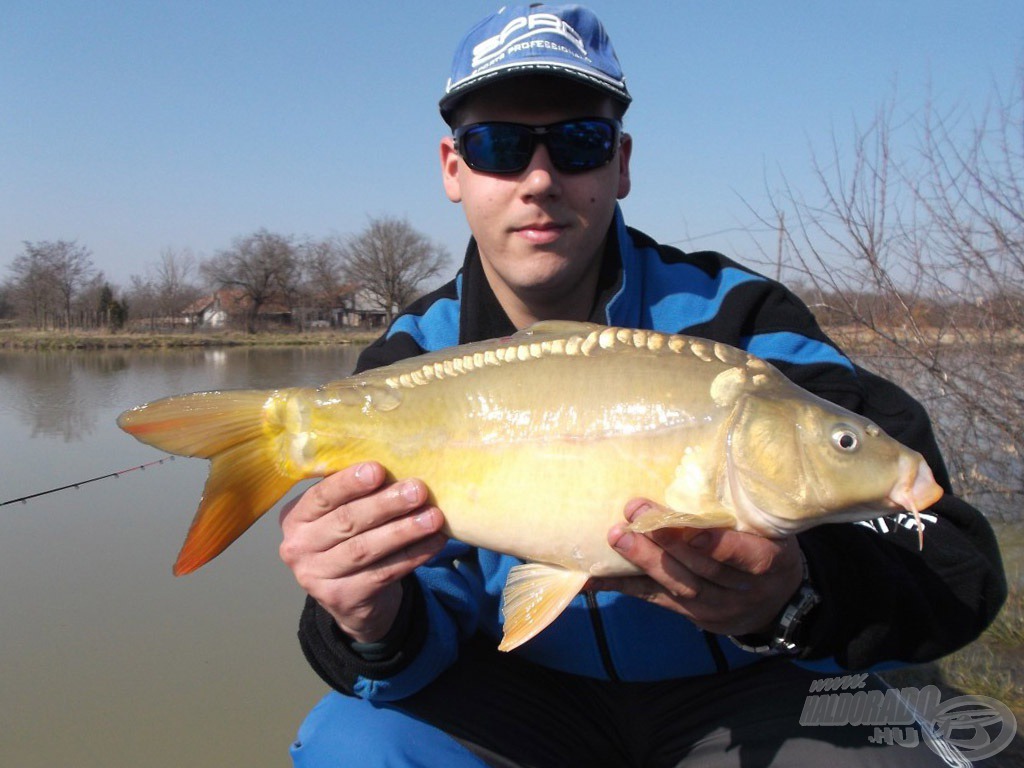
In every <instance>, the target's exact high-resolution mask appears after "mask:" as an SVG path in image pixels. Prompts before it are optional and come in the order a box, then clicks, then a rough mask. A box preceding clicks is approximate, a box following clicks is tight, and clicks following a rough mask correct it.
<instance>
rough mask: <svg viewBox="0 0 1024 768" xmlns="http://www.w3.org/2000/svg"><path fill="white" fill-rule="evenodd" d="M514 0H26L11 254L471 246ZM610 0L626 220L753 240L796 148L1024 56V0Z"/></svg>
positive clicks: (798, 164)
mask: <svg viewBox="0 0 1024 768" xmlns="http://www.w3.org/2000/svg"><path fill="white" fill-rule="evenodd" d="M499 5H500V3H498V2H496V1H494V2H479V1H470V0H446V1H445V2H444V3H424V2H400V3H380V4H368V3H359V4H356V3H350V2H341V1H335V2H292V3H282V2H261V1H260V0H247V1H246V2H242V1H241V0H223V1H221V2H217V1H216V0H210V1H208V2H198V1H192V0H178V1H176V2H170V1H165V2H155V1H154V2H102V3H99V2H92V1H85V0H83V1H81V2H73V1H71V0H54V1H51V2H46V1H45V0H6V1H5V2H4V4H3V14H2V19H0V276H2V275H3V274H6V266H7V265H9V264H10V262H11V261H12V260H13V258H14V257H15V256H16V255H17V254H18V253H19V252H20V251H21V248H22V241H26V240H28V241H37V240H57V239H77V240H78V241H79V242H80V243H81V244H83V245H86V246H87V247H89V248H90V249H91V250H92V253H93V261H94V263H95V265H96V266H97V267H98V268H99V269H102V270H103V271H104V272H105V273H106V275H107V277H108V278H109V279H110V280H111V281H112V282H114V283H117V284H120V285H126V284H127V282H128V278H129V275H131V274H133V273H142V272H143V271H144V269H145V267H146V265H148V264H153V263H155V262H156V261H157V259H158V258H159V255H160V252H161V250H163V249H165V248H174V249H185V248H188V249H191V250H192V251H193V252H194V253H196V254H197V255H200V256H210V255H213V254H214V253H216V252H217V251H218V250H220V249H222V248H226V247H228V246H229V245H230V244H231V240H232V239H233V238H234V237H237V236H239V235H246V234H249V233H251V232H253V231H255V230H257V229H259V228H261V227H265V228H267V229H269V230H271V231H275V232H280V233H282V234H291V235H296V236H298V237H304V236H312V237H321V236H326V235H332V234H341V235H345V234H354V233H356V232H358V231H359V230H360V229H362V228H363V227H364V226H365V225H366V223H367V220H368V218H369V217H371V216H379V215H384V214H387V215H396V216H404V217H406V218H408V220H409V221H410V223H411V224H412V225H413V226H414V227H416V228H417V229H419V230H420V231H422V232H423V233H424V234H426V235H427V236H429V237H430V238H432V239H434V240H436V241H438V242H440V243H441V244H443V245H444V246H446V247H447V248H448V249H449V251H450V252H451V253H452V255H453V258H454V261H455V262H461V257H462V252H463V249H464V247H465V241H466V238H467V236H468V228H467V226H466V224H465V220H464V218H463V216H462V214H461V211H460V209H459V208H458V206H455V205H453V204H451V203H449V202H448V201H447V200H446V199H445V198H444V196H443V194H442V189H441V185H440V178H439V172H438V169H439V165H438V160H437V143H438V140H439V138H440V137H441V135H442V133H443V132H444V129H445V126H444V124H443V123H442V122H441V120H440V117H439V116H438V113H437V108H436V104H437V99H438V98H439V97H440V95H441V91H442V89H443V85H444V82H445V79H446V77H447V74H448V69H449V65H450V61H451V55H452V51H453V50H454V48H455V45H456V43H457V42H458V40H459V38H460V37H461V35H462V33H463V32H464V31H465V30H466V29H467V28H468V27H469V26H470V25H471V24H472V23H474V22H475V21H477V20H478V19H479V18H481V17H482V16H484V15H486V14H487V13H489V12H491V11H493V10H496V9H497V8H498V7H499ZM590 5H591V7H592V8H594V9H595V10H596V11H597V12H598V14H599V15H600V16H601V18H602V20H603V21H604V23H605V25H606V27H607V28H608V31H609V33H610V35H611V37H612V40H613V42H614V44H615V47H616V49H617V51H618V54H619V58H620V60H621V62H622V65H623V69H624V70H625V72H626V76H627V80H628V83H629V87H630V90H631V92H632V93H633V97H634V104H633V106H632V107H631V108H630V110H629V113H628V114H627V118H626V128H627V130H629V131H630V133H632V134H633V137H634V156H633V191H632V192H631V194H630V196H629V197H628V198H627V199H626V200H625V201H623V209H624V211H625V214H626V220H627V222H629V223H630V224H632V225H633V226H636V227H639V228H640V229H643V230H645V231H647V232H648V233H649V234H651V235H652V236H654V237H655V238H657V239H659V240H661V241H663V242H677V243H679V244H680V245H681V246H682V247H684V248H690V249H695V248H715V249H718V250H723V251H726V252H728V253H730V254H731V255H733V256H736V257H738V258H740V259H743V258H744V256H745V255H747V254H749V253H752V252H753V250H754V248H753V244H752V243H751V240H750V236H749V235H748V234H746V233H745V230H747V229H749V228H750V227H751V226H753V223H754V217H753V216H752V214H751V213H750V212H749V210H748V209H747V206H746V203H745V202H744V201H747V202H749V203H751V204H752V205H754V206H755V207H757V208H760V207H761V206H763V205H764V198H765V188H766V184H767V186H768V187H771V186H773V185H774V186H777V185H778V183H779V182H780V180H781V173H782V172H785V174H786V176H787V178H788V179H789V181H790V183H791V184H793V185H794V186H796V187H797V188H798V189H804V190H806V191H808V192H810V191H811V189H812V182H811V180H810V176H809V173H808V167H809V157H810V148H811V147H815V148H817V149H819V150H826V149H827V148H828V146H829V144H830V141H831V135H832V134H833V132H834V133H835V134H837V135H838V136H839V137H840V139H841V138H842V137H843V136H849V134H850V130H851V125H852V123H853V121H854V120H857V121H860V122H861V123H862V124H866V123H867V122H868V121H870V119H871V117H872V116H873V114H874V112H875V110H876V109H877V107H878V106H879V105H880V104H881V103H882V102H883V101H885V100H886V99H889V98H891V97H893V95H894V94H895V96H896V101H897V103H898V104H899V105H900V107H901V109H902V110H903V111H904V112H910V111H912V110H914V109H920V108H922V107H923V106H924V104H925V102H926V100H927V99H928V98H930V99H931V100H932V101H933V102H934V103H936V104H938V105H939V106H940V107H944V108H951V107H954V106H958V105H959V106H960V107H962V108H964V109H966V110H968V112H978V111H980V110H981V109H982V107H983V106H984V104H985V102H986V100H987V98H988V97H989V96H990V95H991V94H992V92H993V89H994V88H999V89H1001V90H1002V91H1003V92H1006V91H1007V89H1008V88H1009V87H1010V86H1011V85H1012V84H1013V82H1014V81H1015V78H1016V77H1017V74H1018V72H1019V71H1020V66H1021V64H1022V63H1024V3H1022V2H1020V0H1013V1H1008V2H986V1H985V0H976V1H975V2H963V0H961V1H960V2H951V1H949V0H931V1H930V2H925V1H920V0H907V1H906V2H899V1H898V0H887V1H885V2H874V1H871V2H856V3H853V2H811V1H810V0H808V1H807V2H774V3H766V2H726V1H724V0H719V1H717V2H715V1H713V0H675V1H674V2H668V1H666V2H655V1H654V0H651V1H649V2H645V1H644V0H634V1H633V2H629V3H625V2H610V1H607V2H606V1H604V0H598V1H595V2H592V3H590ZM929 94H930V96H929ZM453 269H454V264H453Z"/></svg>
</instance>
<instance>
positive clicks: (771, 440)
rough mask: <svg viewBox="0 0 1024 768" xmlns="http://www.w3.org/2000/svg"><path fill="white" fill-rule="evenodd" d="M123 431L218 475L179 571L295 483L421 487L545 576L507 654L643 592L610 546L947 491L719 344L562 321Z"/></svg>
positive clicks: (797, 522) (208, 555) (197, 406)
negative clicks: (637, 503)
mask: <svg viewBox="0 0 1024 768" xmlns="http://www.w3.org/2000/svg"><path fill="white" fill-rule="evenodd" d="M118 424H119V425H120V426H121V428H123V429H124V430H126V431H127V432H129V433H130V434H132V435H133V436H135V437H136V438H138V439H139V440H141V441H143V442H145V443H148V444H150V445H154V446H156V447H158V448H160V449H162V450H165V451H168V452H171V453H176V454H181V455H185V456H200V457H203V458H208V459H211V462H212V463H211V468H210V475H209V478H208V479H207V482H206V487H205V489H204V491H203V497H202V501H201V503H200V506H199V510H198V512H197V513H196V517H195V520H194V521H193V523H192V527H191V529H190V530H189V534H188V537H187V539H186V541H185V544H184V546H183V547H182V550H181V553H180V554H179V556H178V560H177V562H176V563H175V567H174V572H175V574H176V575H180V574H183V573H189V572H191V571H193V570H195V569H197V568H199V567H200V566H202V565H203V564H204V563H206V562H207V561H209V560H210V559H212V558H213V557H215V556H216V555H218V554H219V553H220V552H221V551H223V550H224V549H225V548H226V547H227V546H228V545H229V544H230V543H231V542H232V541H234V540H235V539H236V538H238V537H239V536H240V535H241V534H242V533H243V532H244V531H245V530H246V529H247V528H248V527H249V526H250V525H252V523H254V522H255V521H256V520H257V519H258V518H259V517H260V516H261V515H262V514H263V513H264V512H266V511H267V510H268V509H269V508H270V507H272V506H273V505H274V503H276V502H277V501H278V500H279V499H280V498H281V497H282V496H283V495H284V494H285V493H286V492H287V491H288V490H289V488H291V486H292V485H294V484H295V483H296V482H297V481H299V480H302V479H304V478H310V477H319V476H323V475H325V474H328V473H330V472H332V471H335V470H338V469H341V468H343V467H346V466H350V465H352V464H355V463H358V462H361V461H366V460H375V461H379V462H380V463H381V464H383V465H384V466H385V467H386V468H387V469H388V470H389V471H390V472H391V473H392V474H393V475H394V476H395V477H419V478H422V479H423V480H424V481H425V482H426V484H427V487H428V488H429V490H430V494H431V501H432V503H435V504H436V505H437V506H438V507H439V508H440V509H441V510H442V512H443V513H444V515H445V520H446V533H448V534H449V535H450V536H453V537H454V538H456V539H459V540H460V541H464V542H466V543H468V544H472V545H475V546H480V547H485V548H487V549H492V550H496V551H500V552H504V553H507V554H510V555H514V556H516V557H518V558H521V559H523V560H526V561H528V562H527V564H525V565H522V566H518V567H517V568H514V569H513V570H512V573H511V574H510V575H509V579H508V583H507V584H506V587H505V592H504V613H505V626H504V630H505V637H504V639H503V641H502V644H501V646H500V647H501V648H502V649H504V650H509V649H511V648H514V647H516V646H517V645H520V644H521V643H523V642H525V641H526V640H528V639H530V638H531V637H533V636H534V635H535V634H537V632H539V631H540V630H541V629H543V628H544V627H545V626H547V625H548V624H549V623H550V622H551V621H553V620H554V619H555V618H556V617H557V616H558V614H559V613H561V611H562V610H563V609H564V608H565V606H566V605H567V604H568V603H569V602H570V601H571V600H572V598H573V597H574V596H575V595H576V594H577V593H578V592H579V591H580V590H581V589H582V588H583V585H584V584H585V583H586V581H587V579H588V578H590V577H591V576H610V575H624V574H630V573H636V572H637V569H636V568H635V566H633V565H632V564H631V563H629V562H628V561H626V560H625V559H623V558H622V557H621V556H619V555H618V554H617V553H616V552H615V551H614V550H613V549H611V547H609V546H608V543H607V533H608V530H609V528H611V526H612V525H613V524H615V523H616V522H619V521H621V519H622V511H623V507H624V506H625V504H626V502H627V501H628V500H629V499H631V498H635V497H641V496H642V497H646V498H649V499H651V500H652V501H654V502H656V503H658V504H660V505H662V506H664V507H665V508H666V512H665V513H664V514H661V513H654V514H650V515H645V516H643V517H642V518H640V519H638V520H637V521H635V522H634V523H633V525H632V528H633V529H634V530H637V531H641V532H643V531H650V530H654V529H656V528H661V527H668V526H693V527H729V528H735V529H737V530H743V531H752V532H756V533H759V534H762V535H765V536H769V537H778V536H783V535H786V534H790V533H795V532H797V531H801V530H805V529H807V528H809V527H811V526H813V525H816V524H819V523H830V522H840V521H851V520H863V519H869V518H873V517H877V516H879V515H882V514H887V513H888V512H891V511H893V510H894V509H896V508H903V509H907V510H910V511H912V512H914V513H915V515H916V514H917V511H918V510H920V509H923V508H925V507H927V506H929V505H930V504H932V503H934V502H935V501H936V500H937V499H938V498H939V497H940V496H941V495H942V490H941V488H939V486H938V485H937V484H936V483H935V481H934V478H933V476H932V473H931V471H930V470H929V468H928V466H927V464H926V463H925V462H924V460H923V458H922V457H921V455H920V454H918V453H917V452H915V451H912V450H910V449H908V448H906V447H904V446H902V445H900V444H899V443H897V442H896V441H894V440H892V439H891V438H889V437H888V436H886V435H885V434H884V433H883V432H882V431H881V430H880V429H879V428H878V427H877V426H875V425H874V424H872V423H871V422H869V421H868V420H866V419H864V418H863V417H861V416H858V415H856V414H853V413H851V412H849V411H847V410H845V409H843V408H840V407H838V406H836V405H834V404H832V403H829V402H827V401H824V400H822V399H820V398H818V397H816V396H814V395H812V394H810V393H809V392H807V391H806V390H804V389H801V388H800V387H798V386H797V385H795V384H793V383H792V382H791V381H790V380H789V379H787V378H786V377H785V376H783V375H782V374H781V373H779V372H778V371H777V370H776V369H775V368H773V367H772V366H771V365H770V364H768V363H766V362H765V361H763V360H761V359H759V358H756V357H754V356H752V355H749V354H747V353H745V352H743V351H741V350H738V349H736V348H733V347H730V346H727V345H724V344H719V343H714V342H710V341H706V340H703V339H698V338H692V337H686V336H679V335H666V334H661V333H656V332H653V331H644V330H633V329H625V328H606V327H604V326H596V325H592V324H583V323H562V322H546V323H539V324H537V325H534V326H532V327H531V328H528V329H526V330H524V331H521V332H519V333H517V334H515V335H514V336H512V337H511V338H508V339H497V340H492V341H487V342H481V343H477V344H468V345H463V346H459V347H452V348H450V349H446V350H442V351H441V352H436V353H430V354H427V355H422V356H420V357H416V358H411V359H409V360H405V361H402V362H399V363H395V364H394V365H390V366H387V367H383V368H379V369H376V370H373V371H369V372H366V373H362V374H358V375H355V376H351V377H349V378H346V379H342V380H341V381H337V382H334V383H331V384H327V385H325V386H322V387H319V388H316V389H310V388H295V389H280V390H275V391H252V390H239V391H224V392H205V393H195V394H191V395H182V396H177V397H170V398H166V399H163V400H158V401H155V402H153V403H149V404H146V405H142V406H139V407H137V408H134V409H131V410H129V411H126V412H125V413H123V414H122V415H121V416H120V417H119V419H118Z"/></svg>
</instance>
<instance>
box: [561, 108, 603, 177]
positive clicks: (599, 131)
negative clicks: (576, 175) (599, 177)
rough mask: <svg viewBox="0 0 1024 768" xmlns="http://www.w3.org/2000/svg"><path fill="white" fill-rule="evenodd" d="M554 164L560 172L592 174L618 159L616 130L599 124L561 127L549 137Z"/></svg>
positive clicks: (588, 122) (579, 122)
mask: <svg viewBox="0 0 1024 768" xmlns="http://www.w3.org/2000/svg"><path fill="white" fill-rule="evenodd" d="M547 143H548V149H549V151H550V152H551V161H552V162H553V163H554V164H555V167H556V168H558V169H559V170H561V171H568V172H573V171H589V170H592V169H594V168H600V167H601V166H602V165H607V164H608V163H609V162H610V161H611V159H612V157H614V155H615V127H614V126H613V125H612V124H611V123H608V122H605V121H599V120H576V121H572V122H567V123H561V124H560V125H558V126H555V127H553V128H552V129H551V131H550V133H548V135H547Z"/></svg>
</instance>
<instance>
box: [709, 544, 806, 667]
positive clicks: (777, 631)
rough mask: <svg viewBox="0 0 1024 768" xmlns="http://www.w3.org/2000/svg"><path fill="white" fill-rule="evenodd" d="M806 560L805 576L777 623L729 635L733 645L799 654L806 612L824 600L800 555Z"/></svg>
mask: <svg viewBox="0 0 1024 768" xmlns="http://www.w3.org/2000/svg"><path fill="white" fill-rule="evenodd" d="M800 559H801V562H802V564H803V580H802V581H801V582H800V588H799V589H797V591H796V594H794V595H793V597H792V599H791V600H790V601H789V603H787V604H786V607H785V608H783V609H782V613H780V614H779V618H778V620H777V621H776V622H775V626H774V627H773V628H772V630H771V631H770V632H767V633H763V634H762V633H759V634H756V635H739V636H738V637H734V636H733V635H729V639H730V640H731V641H732V642H733V644H734V645H736V646H738V647H739V648H742V649H743V650H744V651H748V652H750V653H758V654H760V655H762V656H797V655H799V653H800V651H802V650H803V646H802V645H801V643H800V641H801V639H802V630H803V628H804V625H805V624H806V619H807V615H808V614H809V613H810V612H811V611H812V610H814V606H816V605H817V604H818V603H820V602H821V595H819V594H818V592H817V590H816V589H815V588H814V585H812V584H811V572H810V569H808V567H807V559H806V558H804V556H803V553H801V555H800Z"/></svg>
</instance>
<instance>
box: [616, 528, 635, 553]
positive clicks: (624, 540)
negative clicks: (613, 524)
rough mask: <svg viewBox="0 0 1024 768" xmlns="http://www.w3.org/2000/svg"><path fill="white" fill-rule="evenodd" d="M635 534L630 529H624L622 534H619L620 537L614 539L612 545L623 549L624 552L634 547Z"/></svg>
mask: <svg viewBox="0 0 1024 768" xmlns="http://www.w3.org/2000/svg"><path fill="white" fill-rule="evenodd" d="M613 535H614V534H613ZM634 536H635V534H633V533H631V532H630V531H625V530H624V531H623V532H622V535H621V536H619V538H617V539H615V540H614V541H612V546H613V547H615V549H618V550H621V551H623V552H626V551H628V550H629V549H630V548H632V546H633V537H634Z"/></svg>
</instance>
